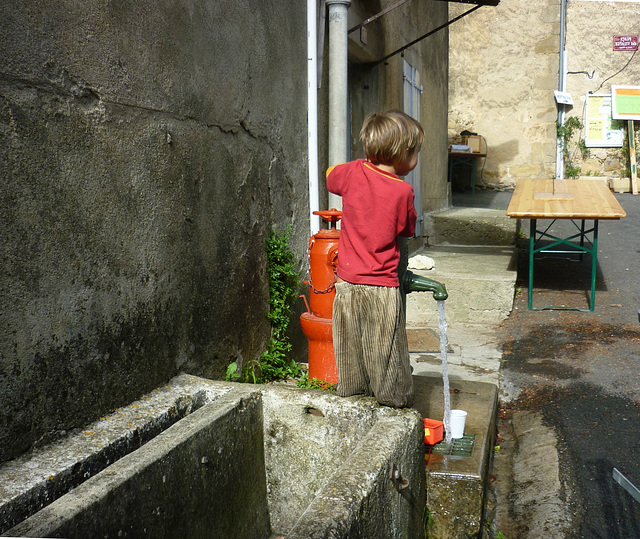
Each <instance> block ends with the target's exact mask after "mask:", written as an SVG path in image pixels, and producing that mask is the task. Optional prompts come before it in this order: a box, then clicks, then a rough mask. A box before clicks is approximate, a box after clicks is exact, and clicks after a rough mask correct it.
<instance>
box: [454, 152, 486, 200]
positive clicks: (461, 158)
mask: <svg viewBox="0 0 640 539" xmlns="http://www.w3.org/2000/svg"><path fill="white" fill-rule="evenodd" d="M486 156H487V154H486V153H483V152H456V151H452V150H449V183H451V181H452V177H453V167H455V166H456V165H463V166H466V167H471V192H472V193H475V192H476V169H477V168H478V167H477V160H478V159H480V158H481V157H486ZM481 179H482V178H481ZM452 185H453V184H452Z"/></svg>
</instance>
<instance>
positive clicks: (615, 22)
mask: <svg viewBox="0 0 640 539" xmlns="http://www.w3.org/2000/svg"><path fill="white" fill-rule="evenodd" d="M563 5H565V4H563V3H562V2H560V1H559V0H543V1H542V2H537V3H532V2H526V1H524V0H511V1H508V2H507V1H504V0H503V1H501V2H500V4H499V5H498V6H497V7H482V8H480V9H479V10H478V11H476V12H475V13H473V14H472V15H469V16H467V17H465V18H463V19H461V20H460V21H459V22H457V23H455V25H453V26H451V30H450V78H449V81H450V86H449V141H450V143H452V142H457V141H459V140H460V139H459V136H460V133H461V132H462V131H464V130H469V131H472V132H477V133H478V134H479V135H481V136H482V137H484V140H485V142H486V147H487V158H486V161H485V163H484V170H483V180H484V182H485V183H487V184H490V185H494V186H512V185H514V183H515V182H516V181H517V180H518V179H519V178H553V177H555V174H556V158H557V148H556V140H557V128H556V122H557V120H558V105H557V104H556V100H555V96H554V90H559V82H560V77H559V69H560V50H561V47H560V35H561V31H560V29H561V28H560V24H561V20H562V17H561V9H562V7H563ZM466 9H468V6H463V5H455V4H451V7H450V15H451V16H452V17H453V16H456V15H457V14H460V13H462V12H464V11H465V10H466ZM565 10H566V11H565V19H564V21H565V26H564V30H565V31H564V37H565V44H564V49H565V50H566V66H567V67H566V89H565V91H566V92H567V93H569V94H570V95H571V97H572V100H573V106H568V107H567V108H566V117H570V116H575V117H577V118H578V119H579V120H580V123H581V124H583V125H586V117H585V102H586V100H587V95H588V94H589V92H592V93H594V94H596V93H598V94H601V93H602V94H607V93H609V92H610V87H611V85H612V84H617V85H640V55H636V54H635V52H634V51H614V50H613V37H614V36H615V35H634V34H635V35H637V34H638V30H637V24H636V21H637V20H638V15H639V14H640V4H639V3H638V2H636V1H624V0H620V1H601V0H567V1H566V5H565ZM584 139H585V132H584V129H582V130H578V132H576V133H574V136H573V138H572V139H571V140H570V141H569V145H568V149H569V153H570V159H571V163H572V166H573V167H575V168H576V169H580V173H581V174H590V175H592V176H593V175H598V176H605V177H620V176H621V175H622V176H624V175H625V174H627V173H628V170H626V169H627V167H628V165H627V163H626V160H627V159H628V157H627V154H625V150H624V149H620V148H592V149H590V151H589V152H583V151H581V150H580V148H581V147H583V146H584V145H583V144H582V143H581V142H580V141H582V142H584Z"/></svg>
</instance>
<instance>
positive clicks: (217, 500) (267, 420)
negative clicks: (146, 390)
mask: <svg viewBox="0 0 640 539" xmlns="http://www.w3.org/2000/svg"><path fill="white" fill-rule="evenodd" d="M165 427H166V428H165ZM424 495H425V472H424V445H423V429H422V418H421V416H420V414H419V413H418V412H417V411H416V410H394V409H390V408H386V407H381V406H379V405H378V404H377V403H376V402H375V400H373V399H370V398H348V399H344V398H340V397H337V396H335V395H334V394H331V393H329V392H326V391H318V390H301V389H298V388H295V387H291V386H290V385H287V384H271V385H264V386H257V385H249V384H234V383H227V382H218V381H212V380H207V379H203V378H198V377H194V376H189V375H181V376H178V377H176V378H175V379H173V380H172V381H171V382H170V384H168V385H167V386H166V387H164V388H159V389H158V390H156V391H154V392H152V393H151V394H149V395H147V396H145V397H143V398H142V399H141V400H140V401H137V402H136V403H133V404H131V405H129V406H128V407H126V408H124V409H122V410H118V411H116V412H114V414H112V415H111V416H109V417H107V418H103V419H101V420H100V421H98V422H96V423H95V424H94V425H90V426H88V427H87V428H85V429H81V430H80V431H78V432H76V433H69V435H68V436H67V437H65V439H63V440H61V441H59V442H57V443H55V444H51V445H50V446H48V447H46V448H41V449H39V450H34V451H33V452H32V453H30V454H28V455H25V456H24V457H21V458H20V459H16V460H15V461H11V462H8V463H4V464H3V465H2V466H1V467H0V517H1V521H0V526H2V528H0V533H2V535H3V536H22V537H52V536H57V537H67V538H70V539H71V538H74V537H82V538H86V537H98V536H100V537H145V536H148V537H154V538H162V537H243V538H248V539H250V538H269V537H277V536H280V535H286V537H287V538H305V539H311V538H314V537H329V536H330V537H335V538H339V537H350V538H357V537H362V538H365V537H366V538H370V537H411V538H413V537H421V536H422V516H423V508H424V502H425V499H424Z"/></svg>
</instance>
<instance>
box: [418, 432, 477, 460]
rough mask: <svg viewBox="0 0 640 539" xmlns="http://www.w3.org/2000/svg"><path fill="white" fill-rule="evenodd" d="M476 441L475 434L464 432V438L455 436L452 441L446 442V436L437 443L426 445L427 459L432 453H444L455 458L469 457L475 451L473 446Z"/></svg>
mask: <svg viewBox="0 0 640 539" xmlns="http://www.w3.org/2000/svg"><path fill="white" fill-rule="evenodd" d="M475 443H476V435H475V434H464V435H463V436H462V438H454V439H452V440H451V443H447V442H446V438H445V439H444V440H443V441H442V442H440V443H437V444H435V445H425V453H426V459H427V460H428V458H429V456H430V455H443V456H450V457H453V458H456V457H457V458H467V457H470V456H471V455H472V453H473V446H474V445H475Z"/></svg>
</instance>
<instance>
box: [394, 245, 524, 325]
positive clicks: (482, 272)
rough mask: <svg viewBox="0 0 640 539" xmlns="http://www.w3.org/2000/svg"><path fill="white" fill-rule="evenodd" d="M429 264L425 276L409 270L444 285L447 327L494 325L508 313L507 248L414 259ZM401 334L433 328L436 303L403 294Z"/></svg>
mask: <svg viewBox="0 0 640 539" xmlns="http://www.w3.org/2000/svg"><path fill="white" fill-rule="evenodd" d="M415 255H425V256H428V257H430V258H432V259H433V260H434V261H435V267H434V268H433V269H431V270H418V269H412V268H411V257H410V259H409V269H410V270H411V271H412V272H413V273H414V274H416V275H420V276H423V277H426V278H428V279H432V280H434V281H438V282H440V283H442V284H444V285H445V287H446V289H447V292H448V294H449V297H448V299H447V300H446V301H445V311H446V318H447V322H448V323H449V324H451V323H464V324H492V325H497V324H500V323H501V322H502V321H503V320H504V319H505V318H507V316H509V313H510V312H511V309H512V308H513V298H514V293H515V282H516V275H517V261H516V249H515V247H513V246H506V245H505V246H469V245H452V246H438V247H430V248H427V249H424V250H422V251H420V252H419V253H415V254H414V255H413V256H415ZM406 315H407V328H412V327H414V328H415V327H431V328H437V327H438V318H439V317H438V309H437V303H436V301H435V300H434V299H433V294H431V293H430V292H411V293H409V294H407V312H406Z"/></svg>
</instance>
